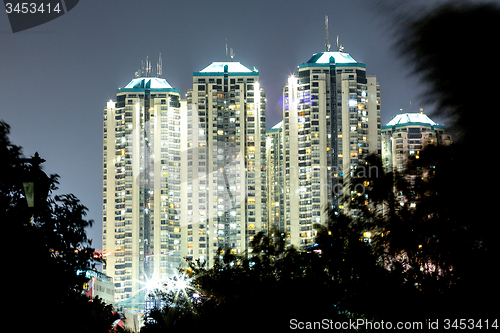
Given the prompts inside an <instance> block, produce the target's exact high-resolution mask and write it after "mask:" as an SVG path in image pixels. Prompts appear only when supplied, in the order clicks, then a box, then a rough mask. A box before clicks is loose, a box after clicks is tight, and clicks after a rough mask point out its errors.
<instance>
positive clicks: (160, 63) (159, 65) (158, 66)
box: [156, 52, 163, 77]
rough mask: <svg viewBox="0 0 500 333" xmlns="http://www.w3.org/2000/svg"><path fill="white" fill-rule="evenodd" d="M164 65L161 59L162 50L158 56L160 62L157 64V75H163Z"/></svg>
mask: <svg viewBox="0 0 500 333" xmlns="http://www.w3.org/2000/svg"><path fill="white" fill-rule="evenodd" d="M162 67H163V64H162V61H161V52H160V57H159V58H158V63H157V64H156V76H158V77H161V75H162V74H163V72H162Z"/></svg>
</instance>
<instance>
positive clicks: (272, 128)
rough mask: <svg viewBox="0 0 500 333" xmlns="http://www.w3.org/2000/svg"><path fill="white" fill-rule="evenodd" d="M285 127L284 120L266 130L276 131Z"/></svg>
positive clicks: (267, 131)
mask: <svg viewBox="0 0 500 333" xmlns="http://www.w3.org/2000/svg"><path fill="white" fill-rule="evenodd" d="M282 128H283V120H282V121H280V122H279V123H277V124H276V125H274V126H273V127H271V128H270V129H268V130H266V133H274V132H279V131H281V129H282Z"/></svg>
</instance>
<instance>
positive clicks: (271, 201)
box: [266, 121, 285, 236]
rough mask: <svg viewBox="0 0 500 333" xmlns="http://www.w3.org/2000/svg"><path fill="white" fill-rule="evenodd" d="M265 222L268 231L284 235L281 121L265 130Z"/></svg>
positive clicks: (283, 173) (283, 172)
mask: <svg viewBox="0 0 500 333" xmlns="http://www.w3.org/2000/svg"><path fill="white" fill-rule="evenodd" d="M266 160H267V162H266V172H267V176H266V177H267V221H268V223H269V227H270V229H274V231H275V232H278V233H280V234H281V236H284V235H285V223H284V221H285V199H284V198H285V186H284V176H285V171H284V168H283V121H280V122H279V123H278V124H276V125H274V126H273V127H271V128H270V129H268V130H266Z"/></svg>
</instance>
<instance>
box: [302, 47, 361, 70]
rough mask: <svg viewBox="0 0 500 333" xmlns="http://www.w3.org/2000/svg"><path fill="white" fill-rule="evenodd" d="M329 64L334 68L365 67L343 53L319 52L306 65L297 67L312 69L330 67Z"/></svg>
mask: <svg viewBox="0 0 500 333" xmlns="http://www.w3.org/2000/svg"><path fill="white" fill-rule="evenodd" d="M330 64H335V65H336V66H359V67H365V64H363V63H360V62H357V61H356V60H354V58H353V57H351V55H350V54H349V53H344V52H338V51H337V52H320V53H315V54H314V55H313V56H312V57H311V59H309V60H308V61H307V62H306V63H304V64H302V65H300V66H299V68H303V67H313V66H330Z"/></svg>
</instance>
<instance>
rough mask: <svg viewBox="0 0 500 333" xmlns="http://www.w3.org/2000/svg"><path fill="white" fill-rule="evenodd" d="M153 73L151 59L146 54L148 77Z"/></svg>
mask: <svg viewBox="0 0 500 333" xmlns="http://www.w3.org/2000/svg"><path fill="white" fill-rule="evenodd" d="M150 75H151V61H149V56H146V77H149V76H150Z"/></svg>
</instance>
